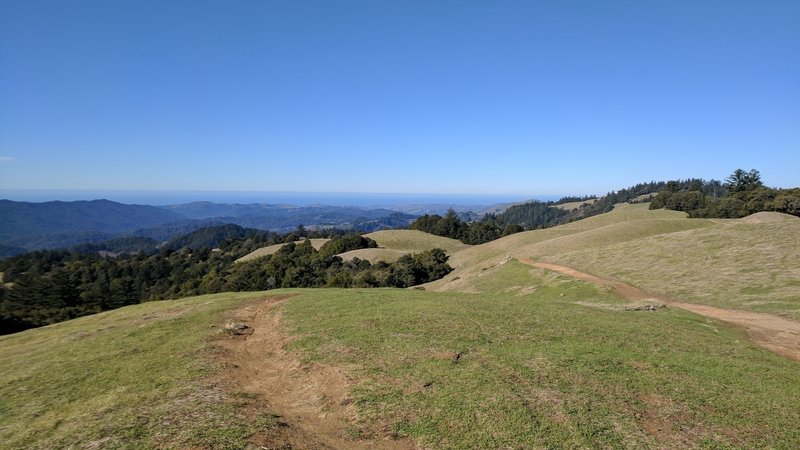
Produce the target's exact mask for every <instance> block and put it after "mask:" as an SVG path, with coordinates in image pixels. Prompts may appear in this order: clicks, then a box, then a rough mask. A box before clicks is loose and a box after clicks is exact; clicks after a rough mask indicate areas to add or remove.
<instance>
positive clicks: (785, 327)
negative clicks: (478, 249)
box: [519, 258, 800, 361]
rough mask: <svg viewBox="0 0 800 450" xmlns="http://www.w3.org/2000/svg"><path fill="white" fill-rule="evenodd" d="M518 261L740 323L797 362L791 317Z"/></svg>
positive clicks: (798, 329) (798, 338)
mask: <svg viewBox="0 0 800 450" xmlns="http://www.w3.org/2000/svg"><path fill="white" fill-rule="evenodd" d="M519 261H520V262H521V263H523V264H527V265H529V266H533V267H538V268H540V269H547V270H552V271H554V272H559V273H563V274H564V275H569V276H571V277H574V278H577V279H579V280H583V281H588V282H591V283H595V284H599V285H603V286H609V287H611V288H612V289H613V290H614V292H616V293H617V295H619V296H620V297H622V298H625V299H628V300H633V301H640V300H645V299H656V300H660V301H662V302H664V303H666V304H668V305H670V306H674V307H677V308H682V309H685V310H687V311H691V312H693V313H695V314H700V315H702V316H706V317H712V318H714V319H718V320H721V321H723V322H728V323H732V324H735V325H737V326H741V327H743V328H744V329H745V331H746V332H747V335H748V336H749V337H750V338H751V339H752V340H753V342H755V343H756V344H758V345H760V346H762V347H764V348H766V349H768V350H771V351H773V352H775V353H778V354H780V355H783V356H786V357H788V358H791V359H794V360H796V361H800V323H798V322H795V321H793V320H789V319H785V318H783V317H779V316H775V315H772V314H764V313H757V312H750V311H741V310H734V309H723V308H715V307H713V306H706V305H699V304H695V303H685V302H679V301H676V300H673V299H671V298H669V297H667V296H664V295H659V294H652V293H648V292H645V291H643V290H641V289H639V288H636V287H633V286H631V285H629V284H626V283H623V282H621V281H614V280H606V279H603V278H599V277H596V276H594V275H590V274H588V273H583V272H579V271H577V270H575V269H571V268H569V267H565V266H561V265H558V264H551V263H544V262H536V261H533V260H531V259H527V258H522V259H520V260H519Z"/></svg>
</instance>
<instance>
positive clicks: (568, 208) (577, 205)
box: [556, 199, 597, 211]
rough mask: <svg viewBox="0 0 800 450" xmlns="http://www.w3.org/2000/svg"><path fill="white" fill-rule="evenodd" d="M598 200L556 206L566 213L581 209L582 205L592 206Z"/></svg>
mask: <svg viewBox="0 0 800 450" xmlns="http://www.w3.org/2000/svg"><path fill="white" fill-rule="evenodd" d="M596 201H597V199H591V200H586V201H582V202H569V203H562V204H560V205H556V208H558V209H563V210H565V211H572V210H573V209H575V208H580V207H581V206H582V205H591V204H592V203H594V202H596Z"/></svg>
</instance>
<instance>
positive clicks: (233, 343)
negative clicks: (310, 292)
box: [218, 296, 412, 449]
mask: <svg viewBox="0 0 800 450" xmlns="http://www.w3.org/2000/svg"><path fill="white" fill-rule="evenodd" d="M290 297H292V296H274V297H266V298H264V299H260V300H258V301H255V302H252V303H250V304H248V305H246V306H244V307H242V308H240V309H238V310H234V311H231V312H230V313H229V314H228V315H227V316H228V317H227V318H226V319H227V320H228V321H235V322H238V323H243V324H246V325H247V326H249V327H251V328H252V333H251V334H249V335H234V336H225V337H224V338H221V339H220V340H219V345H220V346H221V347H222V348H221V354H220V355H219V356H218V357H219V359H221V360H222V362H223V363H224V364H225V366H226V367H227V368H228V370H227V371H226V374H225V375H226V380H225V384H226V385H228V389H229V390H231V391H235V392H234V395H236V396H239V397H243V396H244V397H247V398H249V399H252V400H253V401H251V402H248V406H247V407H246V409H247V410H246V411H244V413H245V414H246V415H248V416H250V417H251V418H253V417H257V416H258V415H259V414H260V415H263V414H264V413H265V411H269V413H271V414H273V417H274V418H275V422H274V425H273V426H271V427H268V429H266V430H265V431H264V432H263V433H259V434H257V435H256V436H254V438H253V444H255V445H257V446H261V447H264V448H314V449H344V448H346V449H362V448H365V449H384V448H389V449H395V448H412V445H411V443H410V442H408V441H392V440H382V441H379V440H375V441H364V440H359V441H355V440H353V439H350V438H348V437H347V433H348V430H349V429H350V428H351V427H352V424H353V423H354V422H355V419H356V415H355V410H354V409H353V406H352V400H351V399H350V398H349V395H348V390H349V387H350V386H351V385H352V381H353V380H351V379H349V378H348V376H347V374H346V373H345V372H344V371H343V370H342V369H341V368H338V367H333V366H328V365H323V364H305V363H303V362H302V361H301V360H300V358H299V357H298V355H297V354H296V352H293V351H291V350H288V349H287V345H288V344H289V343H290V338H289V337H288V336H287V335H286V334H285V333H284V332H283V330H282V327H281V321H282V312H281V305H282V304H283V302H284V301H286V299H287V298H290ZM259 410H260V411H259Z"/></svg>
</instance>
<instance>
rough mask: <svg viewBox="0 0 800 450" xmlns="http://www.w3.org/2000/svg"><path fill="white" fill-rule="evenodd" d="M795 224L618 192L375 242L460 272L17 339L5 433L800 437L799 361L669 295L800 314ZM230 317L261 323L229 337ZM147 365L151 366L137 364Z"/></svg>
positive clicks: (248, 438) (14, 439)
mask: <svg viewBox="0 0 800 450" xmlns="http://www.w3.org/2000/svg"><path fill="white" fill-rule="evenodd" d="M798 232H800V219H798V218H796V217H793V216H787V215H782V214H779V213H758V214H756V215H752V216H748V217H745V218H742V219H689V218H687V217H686V214H685V213H682V212H677V211H667V210H655V211H654V210H649V209H648V205H647V204H633V205H630V204H619V205H617V206H616V207H615V208H614V209H613V211H611V212H609V213H606V214H601V215H597V216H594V217H590V218H587V219H584V220H581V221H577V222H573V223H569V224H566V225H561V226H558V227H553V228H549V229H544V230H533V231H526V232H521V233H516V234H513V235H510V236H506V237H503V238H500V239H498V240H495V241H492V242H489V243H486V244H482V245H475V246H468V245H465V244H462V243H460V242H458V241H455V240H449V241H446V240H443V239H446V238H441V237H438V236H432V235H426V234H425V233H421V232H418V231H413V230H405V231H403V230H397V231H383V232H378V233H373V234H370V235H367V236H368V237H370V238H371V239H374V240H375V241H376V242H378V243H379V245H381V246H383V247H384V248H383V249H380V248H379V249H367V250H395V251H396V250H404V251H412V250H421V249H426V248H429V247H430V246H432V245H436V246H446V245H449V247H448V248H447V249H448V253H449V254H450V259H449V261H448V262H449V263H450V264H451V265H452V266H453V267H454V269H455V270H453V272H451V273H450V274H448V275H446V276H445V277H444V278H442V279H441V280H438V281H434V282H431V283H428V284H426V285H423V288H424V289H425V291H421V290H399V289H311V290H308V289H300V290H278V291H269V292H266V293H259V292H254V293H239V294H215V295H212V296H204V297H197V298H189V299H184V300H179V301H168V302H150V303H146V304H142V305H135V306H130V307H125V308H122V309H119V310H116V311H109V312H105V313H102V314H98V315H93V316H87V317H84V318H81V319H76V320H72V321H67V322H63V323H60V324H56V325H51V326H47V327H44V328H40V329H35V330H29V331H25V332H22V333H18V334H15V335H10V336H6V337H2V338H0V348H2V350H3V351H2V355H3V357H2V360H1V361H0V362H1V363H2V365H3V367H4V370H3V372H2V373H0V386H2V387H1V388H0V390H2V394H3V395H2V398H3V399H4V400H3V405H2V408H3V410H4V411H8V412H9V414H4V417H5V419H4V422H3V423H2V424H0V425H2V426H0V430H2V431H0V433H2V436H0V438H2V439H3V440H4V442H9V443H11V445H12V447H13V446H18V445H21V443H22V442H24V443H25V446H27V447H31V448H46V447H54V446H55V447H58V446H70V445H82V446H85V445H88V446H92V447H95V448H105V447H114V446H117V445H120V443H122V442H125V443H126V445H140V446H145V447H147V446H156V445H157V446H177V447H195V448H196V447H200V448H217V447H221V446H226V447H234V448H236V447H246V446H247V445H262V446H267V447H279V446H282V445H292V446H294V447H301V448H302V447H325V446H328V447H333V448H361V447H365V448H366V447H369V448H413V447H435V448H464V447H474V446H479V447H489V448H497V447H504V446H518V445H523V446H533V447H538V446H543V447H547V446H567V447H585V446H598V445H599V446H603V447H626V448H675V447H682V448H687V447H703V446H707V447H714V446H718V447H730V448H752V447H774V448H794V447H797V446H798V445H800V435H797V434H796V433H795V432H794V431H792V430H794V429H795V428H794V426H793V424H796V423H798V421H800V407H798V406H797V405H800V397H798V392H800V375H798V374H800V372H798V371H797V370H796V369H797V364H798V362H797V361H793V360H791V359H787V358H784V357H782V356H780V355H778V354H775V353H773V352H771V351H769V350H767V349H765V348H763V347H760V346H759V345H758V343H759V342H760V341H759V340H758V336H755V335H751V334H748V333H749V331H748V328H746V326H747V324H745V325H744V327H742V326H737V325H731V324H730V323H726V322H724V321H720V320H716V319H714V318H711V317H707V316H701V315H696V314H693V313H691V312H689V311H685V310H683V309H681V308H680V307H678V305H677V304H676V303H667V307H662V306H661V305H663V302H661V303H659V302H657V301H656V297H658V298H661V297H663V298H666V299H667V300H668V301H673V300H680V301H682V302H686V304H687V305H690V306H691V305H712V306H716V307H719V308H727V309H725V310H726V311H727V310H737V311H744V312H749V311H752V312H753V313H757V312H758V313H768V314H773V315H776V316H774V317H778V316H777V315H781V316H784V317H788V318H792V319H794V320H795V321H797V320H798V319H800V285H798V283H797V280H798V279H800V274H799V273H798V272H797V271H798V269H797V268H798V267H800V254H798V248H800V246H798V245H797V244H798V243H797V236H800V233H798ZM526 261H529V262H536V263H538V262H546V263H550V264H553V265H554V266H553V267H555V265H558V264H560V265H562V266H566V267H572V268H574V269H577V270H580V271H582V272H584V273H588V274H592V275H593V276H595V277H596V278H595V279H597V280H600V281H599V282H584V281H581V280H578V279H576V278H574V276H570V275H563V274H561V273H559V272H557V271H553V270H549V269H542V268H538V267H531V266H529V265H526V263H525V262H526ZM604 280H606V281H604ZM620 283H629V285H628V286H630V285H633V286H631V288H632V289H640V290H642V292H646V294H642V295H650V294H652V295H653V299H650V300H647V299H646V300H647V301H646V302H645V303H646V304H648V305H655V306H654V308H652V311H650V310H649V309H648V308H639V307H635V308H634V307H630V306H631V305H633V306H637V304H636V303H633V304H631V303H627V301H626V300H625V299H621V298H620V297H618V296H617V295H615V291H616V290H618V289H623V288H624V286H623V284H620ZM634 286H635V287H634ZM229 321H239V322H243V323H245V324H247V325H249V326H250V327H253V328H252V330H251V332H252V334H251V335H249V336H238V337H237V336H230V335H228V334H226V333H223V332H220V331H219V330H220V328H221V327H222V326H223V325H224V324H225V323H226V322H229ZM732 323H735V322H732ZM792 323H795V324H796V323H797V322H792ZM787 336H789V335H787ZM789 338H790V336H789ZM754 339H755V340H754ZM126 348H127V349H129V350H126V351H120V349H126ZM90 349H91V351H90ZM63 354H69V355H71V356H70V359H69V360H68V361H69V362H66V361H65V360H62V359H59V358H56V355H63ZM799 354H800V353H799ZM259 361H260V362H259ZM164 362H168V363H167V364H164ZM126 367H127V369H125V368H126ZM145 368H146V369H145ZM141 370H147V371H148V372H149V375H150V376H148V377H145V378H142V377H129V376H127V375H125V374H126V373H136V372H139V371H141ZM54 373H59V374H60V375H59V377H60V378H61V379H65V380H70V381H68V382H66V384H64V383H61V384H57V383H54V382H53V379H52V377H53V374H54ZM149 380H153V381H149ZM258 380H261V381H258ZM104 392H106V393H109V392H115V393H116V394H113V395H110V394H104ZM43 399H48V400H47V402H43ZM145 400H146V401H145ZM37 405H38V406H37ZM67 405H71V406H67ZM140 405H147V406H144V407H143V406H140ZM103 411H113V413H102V412H103ZM323 411H324V414H322V412H323ZM200 417H202V420H200V419H199V418H200Z"/></svg>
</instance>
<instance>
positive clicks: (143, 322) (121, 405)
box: [0, 293, 272, 449]
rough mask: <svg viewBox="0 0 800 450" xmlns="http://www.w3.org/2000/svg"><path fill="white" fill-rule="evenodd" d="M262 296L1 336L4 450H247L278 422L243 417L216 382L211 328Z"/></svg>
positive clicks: (200, 301) (152, 308) (175, 304)
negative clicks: (195, 449)
mask: <svg viewBox="0 0 800 450" xmlns="http://www.w3.org/2000/svg"><path fill="white" fill-rule="evenodd" d="M260 295H261V296H263V293H261V294H260ZM257 296H259V294H253V293H247V294H219V295H209V296H203V297H195V298H191V299H185V300H179V301H163V302H151V303H145V304H142V305H136V306H130V307H125V308H121V309H118V310H115V311H109V312H106V313H101V314H96V315H93V316H87V317H83V318H80V319H76V320H71V321H68V322H63V323H60V324H56V325H51V326H47V327H44V328H40V329H34V330H29V331H25V332H22V333H17V334H14V335H9V336H3V337H0V368H1V369H0V442H2V444H0V447H2V448H42V449H51V448H69V447H72V446H75V447H84V446H89V447H94V448H101V447H102V448H121V447H124V448H156V447H161V448H169V447H183V448H186V447H192V446H195V447H203V446H205V447H211V448H243V447H244V446H245V445H246V444H247V438H248V437H249V436H250V435H252V434H253V433H255V432H256V431H258V430H263V429H264V427H269V426H270V423H271V422H270V420H271V417H272V416H271V415H269V414H266V412H265V414H264V415H263V417H256V418H255V419H253V418H250V419H248V420H245V419H244V418H243V417H242V416H241V414H240V413H239V408H238V407H237V401H236V399H235V398H231V396H230V395H229V393H227V392H224V391H223V390H222V389H221V387H220V385H219V383H217V382H216V381H217V380H216V378H215V376H216V374H218V373H219V371H220V370H222V368H221V366H220V364H218V363H216V362H214V360H213V358H212V352H213V348H214V347H213V344H212V342H211V339H213V337H214V336H215V335H218V333H219V332H218V330H219V329H218V328H211V325H217V326H218V325H220V324H221V322H222V314H223V312H224V311H225V310H227V309H229V308H231V307H234V306H236V305H239V304H241V303H242V302H243V301H245V300H247V299H250V298H253V297H257Z"/></svg>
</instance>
